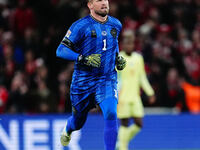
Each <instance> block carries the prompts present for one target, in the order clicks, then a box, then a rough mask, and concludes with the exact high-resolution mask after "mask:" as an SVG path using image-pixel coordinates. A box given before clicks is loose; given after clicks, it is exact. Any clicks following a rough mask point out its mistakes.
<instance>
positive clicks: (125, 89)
mask: <svg viewBox="0 0 200 150" xmlns="http://www.w3.org/2000/svg"><path fill="white" fill-rule="evenodd" d="M133 49H134V33H133V31H132V30H126V31H124V33H123V51H122V52H120V55H122V56H123V57H124V58H125V59H126V61H127V65H126V68H125V69H124V70H123V71H122V72H119V74H118V76H119V78H118V79H119V103H118V109H117V115H118V118H119V119H120V122H121V126H120V128H119V133H118V142H117V149H119V150H128V144H129V142H130V140H131V139H132V138H134V137H135V135H136V134H137V133H138V132H139V131H140V130H141V128H142V124H143V123H142V118H143V116H144V112H143V105H142V101H141V98H140V88H142V89H143V90H144V92H145V93H146V94H147V95H148V97H149V100H150V101H149V102H150V103H154V101H155V96H154V91H153V89H152V87H151V86H150V84H149V82H148V80H147V77H146V73H145V70H144V61H143V57H142V55H140V54H139V53H137V52H133ZM130 119H133V120H134V123H135V124H132V125H130V126H129V121H130Z"/></svg>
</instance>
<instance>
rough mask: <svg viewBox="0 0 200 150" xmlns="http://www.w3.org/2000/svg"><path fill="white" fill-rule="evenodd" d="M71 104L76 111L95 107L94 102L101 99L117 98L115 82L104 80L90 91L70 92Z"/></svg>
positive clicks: (97, 102)
mask: <svg viewBox="0 0 200 150" xmlns="http://www.w3.org/2000/svg"><path fill="white" fill-rule="evenodd" d="M70 97H71V103H72V106H73V107H74V108H75V109H76V111H78V112H82V111H84V110H87V109H88V110H89V109H92V108H94V107H95V105H96V104H99V103H101V102H102V101H103V100H105V99H108V98H112V97H113V98H114V99H116V100H118V92H117V82H116V81H106V82H105V83H100V84H99V85H97V87H96V88H95V89H94V90H92V91H86V92H85V93H81V94H72V93H71V94H70Z"/></svg>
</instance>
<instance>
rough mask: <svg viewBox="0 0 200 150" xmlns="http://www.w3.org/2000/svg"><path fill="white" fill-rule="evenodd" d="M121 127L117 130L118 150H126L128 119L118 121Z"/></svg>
mask: <svg viewBox="0 0 200 150" xmlns="http://www.w3.org/2000/svg"><path fill="white" fill-rule="evenodd" d="M120 122H121V126H120V128H119V133H118V144H119V146H118V149H119V150H128V143H129V136H128V135H129V127H128V123H129V119H128V118H127V119H120Z"/></svg>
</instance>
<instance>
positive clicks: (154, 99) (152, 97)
mask: <svg viewBox="0 0 200 150" xmlns="http://www.w3.org/2000/svg"><path fill="white" fill-rule="evenodd" d="M155 102H156V97H155V95H152V96H149V104H150V105H152V104H154V103H155Z"/></svg>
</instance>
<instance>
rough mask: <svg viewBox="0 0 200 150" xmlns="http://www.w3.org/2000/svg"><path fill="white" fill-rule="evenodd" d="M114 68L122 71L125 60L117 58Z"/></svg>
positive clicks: (120, 57)
mask: <svg viewBox="0 0 200 150" xmlns="http://www.w3.org/2000/svg"><path fill="white" fill-rule="evenodd" d="M116 67H117V70H123V69H124V68H125V67H126V59H124V58H123V57H122V56H117V59H116Z"/></svg>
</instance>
